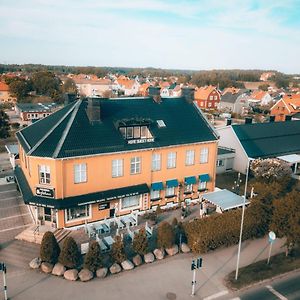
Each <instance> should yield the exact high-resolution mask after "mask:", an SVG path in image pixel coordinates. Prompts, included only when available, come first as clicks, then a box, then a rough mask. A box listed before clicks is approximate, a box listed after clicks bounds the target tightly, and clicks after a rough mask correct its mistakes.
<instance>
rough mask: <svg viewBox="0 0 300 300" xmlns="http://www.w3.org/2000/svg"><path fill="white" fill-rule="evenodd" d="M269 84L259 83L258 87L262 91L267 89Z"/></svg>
mask: <svg viewBox="0 0 300 300" xmlns="http://www.w3.org/2000/svg"><path fill="white" fill-rule="evenodd" d="M268 87H269V85H268V84H267V83H264V84H261V85H260V86H259V87H258V88H259V89H260V90H262V91H267V90H268Z"/></svg>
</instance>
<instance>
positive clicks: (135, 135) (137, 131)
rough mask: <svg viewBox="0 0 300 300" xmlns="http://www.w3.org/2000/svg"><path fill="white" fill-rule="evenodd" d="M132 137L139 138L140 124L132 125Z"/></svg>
mask: <svg viewBox="0 0 300 300" xmlns="http://www.w3.org/2000/svg"><path fill="white" fill-rule="evenodd" d="M133 137H134V138H135V139H139V138H141V127H140V126H135V127H133Z"/></svg>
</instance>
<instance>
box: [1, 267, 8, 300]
mask: <svg viewBox="0 0 300 300" xmlns="http://www.w3.org/2000/svg"><path fill="white" fill-rule="evenodd" d="M0 271H2V275H3V291H4V299H5V300H8V297H7V285H6V265H5V264H4V263H0Z"/></svg>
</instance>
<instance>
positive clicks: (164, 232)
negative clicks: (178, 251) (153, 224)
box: [157, 222, 175, 248]
mask: <svg viewBox="0 0 300 300" xmlns="http://www.w3.org/2000/svg"><path fill="white" fill-rule="evenodd" d="M174 241H175V234H174V230H173V228H172V226H171V225H170V224H169V223H168V222H163V223H161V224H160V225H159V226H158V229H157V246H158V247H159V248H171V247H172V246H173V244H174Z"/></svg>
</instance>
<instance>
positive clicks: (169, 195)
mask: <svg viewBox="0 0 300 300" xmlns="http://www.w3.org/2000/svg"><path fill="white" fill-rule="evenodd" d="M169 189H172V190H173V191H174V192H173V194H168V193H167V190H169ZM165 197H167V198H171V197H175V187H174V186H172V187H167V188H166V191H165Z"/></svg>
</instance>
